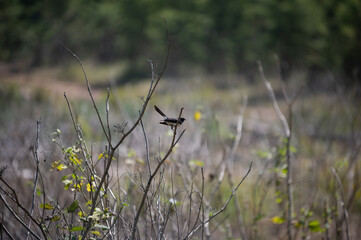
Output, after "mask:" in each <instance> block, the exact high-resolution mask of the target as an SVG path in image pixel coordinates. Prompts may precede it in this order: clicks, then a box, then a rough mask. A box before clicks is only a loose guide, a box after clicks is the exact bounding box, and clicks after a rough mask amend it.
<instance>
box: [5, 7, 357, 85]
mask: <svg viewBox="0 0 361 240" xmlns="http://www.w3.org/2000/svg"><path fill="white" fill-rule="evenodd" d="M0 4H1V5H0V7H1V8H0V9H1V10H0V20H1V23H0V35H1V36H2V37H1V39H0V49H1V52H0V60H2V61H5V62H11V61H19V60H21V61H23V62H25V63H26V64H27V65H28V66H30V67H33V66H39V65H43V64H56V63H59V62H64V61H66V62H67V61H68V60H67V58H66V59H64V56H65V54H63V53H64V51H63V49H62V48H61V47H59V44H58V41H61V42H63V43H65V44H66V45H68V46H69V47H71V48H72V49H76V51H77V53H78V54H79V56H82V57H84V58H85V57H86V58H93V59H96V60H97V61H101V62H110V61H115V60H117V61H119V60H120V59H122V60H128V61H130V62H131V63H132V64H131V66H128V68H127V72H126V73H123V74H128V75H130V76H126V77H139V74H144V72H142V71H144V70H143V69H144V68H139V66H144V65H146V63H144V62H145V61H144V59H145V58H154V56H158V55H159V54H160V53H164V52H165V49H164V34H165V33H164V29H163V28H162V24H161V21H160V18H161V16H162V17H164V18H165V19H166V20H167V22H168V24H169V30H170V32H171V33H172V34H173V35H174V36H175V38H174V43H173V46H172V63H173V64H172V66H170V69H168V72H169V71H170V70H172V71H171V72H172V73H185V72H190V71H193V70H194V69H190V66H197V68H198V69H199V68H201V69H202V70H203V71H206V72H207V73H211V74H212V73H242V74H247V73H248V74H251V75H252V74H253V73H254V70H255V64H254V63H255V61H256V60H262V61H263V63H264V64H265V65H267V64H268V63H270V62H272V61H273V59H274V58H273V56H274V54H277V55H278V56H279V58H280V59H281V63H282V64H281V68H282V74H283V76H284V77H285V78H287V77H288V76H289V74H290V72H291V71H292V70H294V69H302V70H305V71H307V73H308V74H309V76H310V81H314V80H315V79H317V76H318V74H319V73H320V72H323V71H331V72H332V73H334V74H337V75H339V76H342V77H343V79H344V81H343V82H344V83H346V84H352V83H354V82H359V79H360V68H361V55H360V54H359V53H360V51H361V46H360V43H359V39H361V28H360V25H361V16H360V12H361V3H360V1H357V0H345V1H336V0H331V1H313V0H305V1H303V0H290V1H275V0H257V1H240V0H230V1H226V2H221V1H217V0H200V1H192V0H184V1H165V0H155V1H148V0H124V1H112V0H106V1H97V0H89V1H70V0H55V1H50V0H49V1H47V0H43V1H22V0H14V1H10V0H3V1H1V3H0ZM142 64H143V65H142ZM119 77H120V76H119Z"/></svg>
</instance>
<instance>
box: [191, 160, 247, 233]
mask: <svg viewBox="0 0 361 240" xmlns="http://www.w3.org/2000/svg"><path fill="white" fill-rule="evenodd" d="M252 164H253V162H251V164H250V166H249V168H248V171H247V173H246V174H245V175H244V176H243V178H242V180H241V181H240V182H239V183H238V184H237V186H236V187H235V188H234V189H233V190H232V193H231V195H230V196H229V198H228V200H227V201H226V203H225V204H224V205H223V207H222V208H221V209H220V210H218V211H217V212H215V213H214V214H213V215H212V216H210V217H209V218H208V219H207V220H206V221H204V222H202V224H200V225H198V226H197V227H196V228H195V229H194V230H193V231H191V232H190V233H188V234H187V236H186V237H185V238H184V239H189V238H190V237H191V236H192V235H193V234H194V233H195V232H196V231H197V230H198V229H199V228H201V227H202V226H203V225H204V224H207V223H208V222H210V221H211V220H212V219H213V218H215V217H217V216H218V215H219V214H220V213H222V212H223V211H224V210H225V209H226V208H227V206H228V204H229V203H230V201H231V200H232V198H233V196H234V194H235V193H236V192H237V190H238V188H239V186H241V184H242V183H243V182H244V180H245V179H246V178H247V176H248V174H249V173H250V172H251V169H252Z"/></svg>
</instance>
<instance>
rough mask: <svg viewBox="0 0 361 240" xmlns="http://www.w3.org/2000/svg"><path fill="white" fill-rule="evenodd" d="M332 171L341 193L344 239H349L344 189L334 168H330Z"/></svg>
mask: <svg viewBox="0 0 361 240" xmlns="http://www.w3.org/2000/svg"><path fill="white" fill-rule="evenodd" d="M332 173H333V175H335V178H336V181H337V184H338V187H339V189H340V193H341V206H342V209H343V217H344V220H345V224H346V239H347V240H349V239H350V235H349V229H348V228H349V227H348V211H347V206H346V202H345V199H346V198H345V193H344V190H343V186H342V182H341V179H340V177H339V176H338V174H337V172H336V170H335V169H334V168H332Z"/></svg>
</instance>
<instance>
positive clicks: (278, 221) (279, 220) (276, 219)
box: [272, 216, 285, 224]
mask: <svg viewBox="0 0 361 240" xmlns="http://www.w3.org/2000/svg"><path fill="white" fill-rule="evenodd" d="M272 222H273V223H275V224H282V223H284V222H285V219H284V218H283V217H280V216H274V217H273V218H272Z"/></svg>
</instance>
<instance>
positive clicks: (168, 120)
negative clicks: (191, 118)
mask: <svg viewBox="0 0 361 240" xmlns="http://www.w3.org/2000/svg"><path fill="white" fill-rule="evenodd" d="M154 108H155V110H156V111H157V112H158V113H159V114H160V115H162V116H163V117H164V120H162V121H160V122H159V123H160V124H163V125H168V126H171V128H172V129H173V128H174V127H175V126H179V125H182V123H183V122H184V121H185V120H186V119H185V118H179V120H178V118H169V117H167V115H165V114H164V113H163V112H162V110H160V109H159V108H158V107H157V106H155V105H154Z"/></svg>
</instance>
